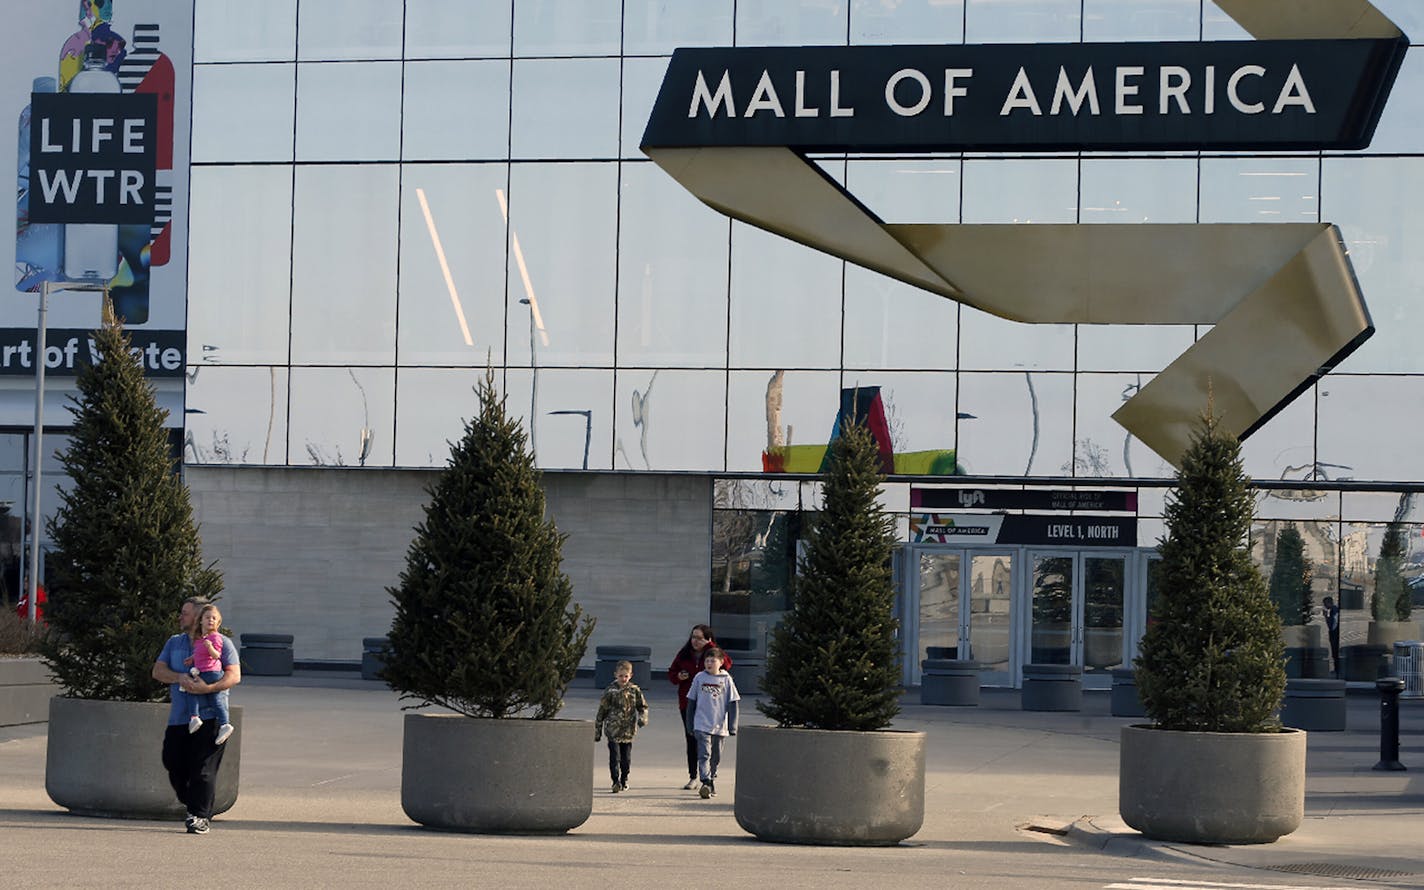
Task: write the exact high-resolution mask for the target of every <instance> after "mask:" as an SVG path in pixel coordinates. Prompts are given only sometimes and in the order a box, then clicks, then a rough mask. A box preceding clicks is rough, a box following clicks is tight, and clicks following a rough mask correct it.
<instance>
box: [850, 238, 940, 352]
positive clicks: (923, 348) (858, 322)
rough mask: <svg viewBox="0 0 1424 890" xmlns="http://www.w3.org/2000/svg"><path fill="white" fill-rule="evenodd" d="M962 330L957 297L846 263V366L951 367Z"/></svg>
mask: <svg viewBox="0 0 1424 890" xmlns="http://www.w3.org/2000/svg"><path fill="white" fill-rule="evenodd" d="M958 330H959V304H958V303H956V302H954V301H953V300H949V299H946V298H945V297H941V296H940V295H939V294H932V293H930V292H929V291H925V290H921V289H920V288H917V287H914V286H913V285H909V284H905V283H904V282H901V281H896V280H895V279H893V278H889V277H887V276H885V275H881V274H879V273H878V272H872V271H870V270H869V269H863V268H861V267H860V266H854V265H850V264H847V265H846V267H845V347H844V362H845V364H846V366H847V367H853V368H903V369H912V370H926V371H929V370H944V369H953V368H954V367H955V364H956V358H957V348H958V344H957V342H956V341H957V336H958Z"/></svg>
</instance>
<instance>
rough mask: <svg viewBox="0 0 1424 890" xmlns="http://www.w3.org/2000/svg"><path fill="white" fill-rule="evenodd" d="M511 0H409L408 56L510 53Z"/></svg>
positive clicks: (411, 57) (407, 4)
mask: <svg viewBox="0 0 1424 890" xmlns="http://www.w3.org/2000/svg"><path fill="white" fill-rule="evenodd" d="M512 8H513V4H512V3H510V2H509V0H462V2H461V3H460V4H458V5H452V4H451V3H450V0H405V57H406V58H407V59H448V58H480V57H485V58H489V57H504V58H508V57H509V40H510V26H509V18H510V10H511V9H512Z"/></svg>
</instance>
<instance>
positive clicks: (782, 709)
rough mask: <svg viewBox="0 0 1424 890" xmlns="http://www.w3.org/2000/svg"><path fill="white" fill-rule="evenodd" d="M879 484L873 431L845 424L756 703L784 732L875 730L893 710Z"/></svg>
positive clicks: (888, 581) (894, 670)
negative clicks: (793, 729)
mask: <svg viewBox="0 0 1424 890" xmlns="http://www.w3.org/2000/svg"><path fill="white" fill-rule="evenodd" d="M882 480H883V476H882V475H881V473H880V454H879V451H878V450H877V448H876V445H875V440H874V438H873V437H872V436H871V434H870V431H869V430H868V429H866V428H865V427H864V426H863V425H859V424H854V423H850V422H843V423H842V428H841V434H840V435H839V436H837V437H836V439H835V441H833V442H832V443H831V445H830V451H829V455H828V466H827V469H826V473H825V477H824V480H823V485H824V487H823V501H824V504H823V507H822V509H821V512H820V513H819V515H817V516H816V518H815V520H814V521H813V522H811V523H810V529H809V533H808V535H807V543H806V555H805V557H804V558H803V559H802V562H801V577H800V578H799V579H798V581H797V583H796V598H795V602H794V603H793V605H792V609H791V611H790V612H789V613H788V614H787V616H786V618H785V620H783V621H782V623H781V625H780V626H779V627H778V628H777V629H776V631H775V632H774V634H773V635H772V639H771V641H770V645H769V646H768V652H767V665H766V677H765V679H764V680H763V681H762V692H763V693H764V694H765V695H766V696H767V697H768V700H767V701H763V702H759V703H758V707H759V708H760V709H761V710H762V712H763V713H765V714H766V715H767V716H768V717H771V718H772V719H773V720H775V721H776V722H777V723H778V724H779V725H781V726H804V727H808V728H813V729H851V730H872V729H881V728H883V727H885V726H888V725H889V723H890V721H891V720H892V719H893V718H894V717H895V715H896V714H897V713H898V712H899V709H900V706H899V689H898V685H899V679H900V665H899V661H898V656H899V644H898V641H897V639H896V636H895V632H896V629H897V626H898V624H897V622H896V620H895V614H894V602H895V592H894V584H893V579H892V578H891V569H890V557H891V553H892V551H893V549H894V547H895V521H894V519H893V518H892V517H891V516H889V515H888V514H887V513H886V512H885V510H884V509H883V508H882V507H881V505H880V502H879V500H878V494H879V490H880V483H881V481H882Z"/></svg>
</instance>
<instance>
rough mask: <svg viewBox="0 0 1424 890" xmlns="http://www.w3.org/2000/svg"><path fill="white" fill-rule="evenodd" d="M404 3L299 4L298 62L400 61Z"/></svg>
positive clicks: (367, 0) (346, 1)
mask: <svg viewBox="0 0 1424 890" xmlns="http://www.w3.org/2000/svg"><path fill="white" fill-rule="evenodd" d="M404 14H405V4H404V3H403V2H402V0H342V2H341V3H340V4H331V3H313V2H311V0H307V2H305V3H298V4H297V58H298V59H299V60H301V61H304V62H305V61H323V62H324V61H331V60H335V59H399V58H400V56H401V30H402V25H403V20H404Z"/></svg>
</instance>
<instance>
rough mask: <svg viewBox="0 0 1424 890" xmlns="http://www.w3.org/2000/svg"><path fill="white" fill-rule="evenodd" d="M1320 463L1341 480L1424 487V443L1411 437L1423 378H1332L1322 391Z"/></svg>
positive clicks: (1422, 398)
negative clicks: (1423, 456)
mask: <svg viewBox="0 0 1424 890" xmlns="http://www.w3.org/2000/svg"><path fill="white" fill-rule="evenodd" d="M1318 387H1319V390H1320V416H1319V432H1318V433H1317V435H1318V437H1319V441H1320V446H1319V448H1320V458H1319V459H1320V460H1321V461H1328V462H1330V463H1332V464H1341V465H1344V466H1345V467H1347V468H1348V473H1346V472H1345V471H1344V470H1340V471H1337V472H1340V477H1338V478H1352V479H1398V480H1401V481H1410V482H1414V481H1424V464H1421V463H1420V461H1419V447H1418V443H1419V437H1418V436H1415V435H1413V434H1412V433H1410V432H1409V428H1410V426H1411V424H1413V423H1414V420H1413V416H1414V415H1415V414H1416V413H1417V412H1416V411H1415V410H1414V408H1415V406H1417V405H1420V404H1424V377H1386V376H1382V375H1376V376H1369V377H1365V376H1355V375H1346V374H1339V373H1336V374H1332V375H1330V376H1329V377H1326V378H1325V379H1323V380H1322V381H1321V382H1320V383H1319V385H1318Z"/></svg>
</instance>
